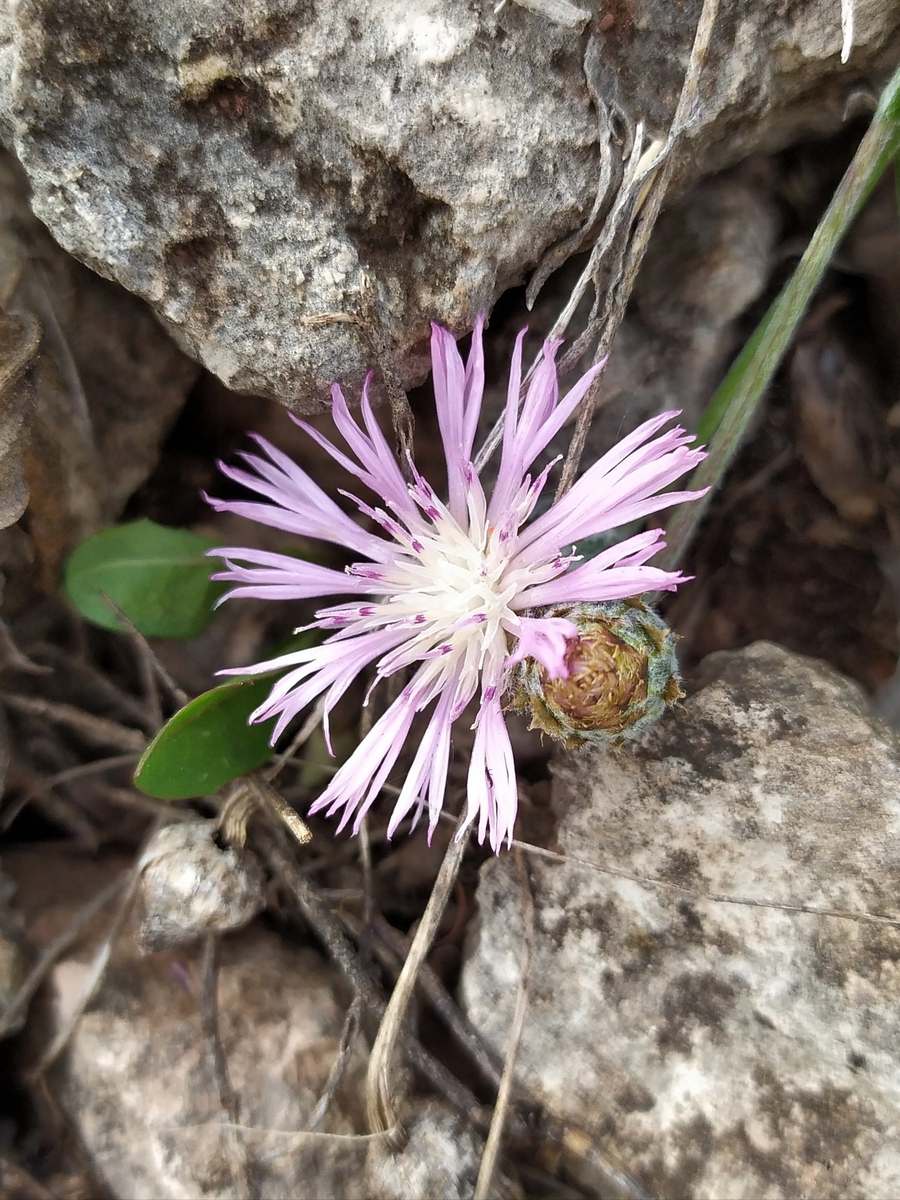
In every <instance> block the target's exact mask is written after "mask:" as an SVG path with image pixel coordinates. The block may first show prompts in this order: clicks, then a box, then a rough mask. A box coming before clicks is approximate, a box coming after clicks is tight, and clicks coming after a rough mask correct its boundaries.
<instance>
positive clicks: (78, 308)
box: [0, 25, 199, 584]
mask: <svg viewBox="0 0 900 1200" xmlns="http://www.w3.org/2000/svg"><path fill="white" fill-rule="evenodd" d="M0 36H2V25H0ZM2 71H3V66H2V59H0V74H2ZM2 310H5V311H6V313H7V314H8V315H6V316H3V315H2ZM0 339H2V341H3V345H2V347H0V350H2V351H3V354H2V357H3V359H4V360H5V362H4V369H3V370H0V525H8V524H10V523H11V522H12V521H14V520H16V519H17V518H18V517H19V516H21V513H22V509H23V508H24V506H25V503H26V501H28V498H29V497H28V493H29V490H30V492H31V497H30V503H31V513H30V521H29V531H30V535H31V537H32V538H33V540H34V542H35V545H36V554H35V557H37V558H38V559H39V560H40V561H41V563H42V566H43V567H44V569H45V574H46V576H47V578H48V579H49V580H51V581H52V582H53V583H54V584H55V581H56V574H57V568H58V565H59V561H60V559H61V558H62V557H63V556H64V555H65V553H67V552H68V550H70V549H71V547H72V545H73V544H74V543H75V542H76V541H78V540H80V538H82V537H84V536H85V535H86V534H88V533H91V532H93V531H94V529H96V528H97V526H98V525H100V524H102V523H105V522H109V521H112V520H114V519H115V518H116V517H117V516H119V514H120V513H121V511H122V508H123V507H124V505H125V503H126V501H127V500H128V498H129V496H131V494H132V493H133V492H134V491H135V489H136V488H137V487H139V486H140V484H142V483H143V482H144V481H145V479H146V478H147V477H148V475H149V474H150V472H151V471H152V470H153V468H154V467H155V465H156V460H157V456H158V454H159V448H160V445H161V443H162V440H163V438H164V437H165V436H166V434H167V433H168V432H169V430H170V428H171V426H172V424H173V422H174V421H175V418H176V416H177V415H178V412H179V411H180V409H181V407H182V405H183V404H184V401H185V399H186V397H187V394H188V392H189V391H190V389H191V387H192V386H193V384H194V382H195V380H196V378H197V376H198V374H199V368H198V367H197V365H196V364H195V363H193V362H191V361H190V360H189V359H188V358H187V357H185V355H183V354H182V353H181V352H180V351H179V350H178V348H177V347H176V346H175V345H174V344H173V343H172V341H171V339H170V338H169V337H168V336H167V335H166V333H165V331H164V330H163V329H162V328H161V326H160V324H159V322H158V321H157V320H156V319H155V317H154V316H153V314H152V312H151V311H150V310H149V309H148V307H147V306H146V304H144V303H143V302H142V301H140V300H138V299H137V297H135V296H132V295H130V294H129V293H128V292H126V291H125V290H124V289H123V288H121V287H119V286H118V285H116V284H114V283H110V282H109V281H107V280H105V279H100V278H99V277H98V276H97V275H95V274H94V273H93V272H92V271H88V270H87V269H86V268H85V267H84V266H82V264H81V263H79V262H76V260H75V259H74V258H72V257H71V255H69V254H66V253H65V251H63V250H61V249H60V247H59V246H58V245H57V243H56V242H54V240H53V239H52V238H51V237H50V236H49V234H48V233H47V231H46V229H45V228H44V227H43V226H42V225H41V224H40V222H39V221H37V220H36V219H35V217H34V215H33V214H32V212H31V210H30V208H29V204H28V185H27V181H26V180H25V178H24V175H23V172H22V171H21V169H20V168H19V167H18V165H17V164H16V162H15V160H14V159H12V158H11V156H10V155H8V154H5V153H2V152H0ZM38 343H39V346H38ZM17 360H18V361H17ZM16 368H18V370H16ZM26 485H27V486H26Z"/></svg>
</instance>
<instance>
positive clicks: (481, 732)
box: [465, 697, 519, 853]
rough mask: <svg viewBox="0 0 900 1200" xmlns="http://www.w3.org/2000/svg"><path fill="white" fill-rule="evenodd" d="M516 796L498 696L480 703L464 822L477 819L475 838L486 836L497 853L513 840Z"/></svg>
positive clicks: (510, 745) (511, 762) (505, 729)
mask: <svg viewBox="0 0 900 1200" xmlns="http://www.w3.org/2000/svg"><path fill="white" fill-rule="evenodd" d="M518 803H519V796H518V789H517V787H516V771H515V763H514V761H513V753H512V744H511V743H510V740H509V731H508V729H507V727H506V721H505V720H504V717H503V709H502V707H501V703H500V699H499V697H495V698H493V699H491V700H489V701H486V702H483V703H482V706H481V711H480V712H479V716H478V725H477V728H476V730H475V741H474V743H473V746H472V758H471V762H470V764H469V775H468V786H467V803H466V818H465V825H466V826H468V825H470V824H472V822H473V821H475V820H476V819H477V821H478V840H479V841H480V842H483V841H484V839H485V836H486V835H487V837H488V838H489V840H490V844H491V848H492V849H493V850H494V852H495V853H496V852H497V851H499V849H500V846H501V844H502V843H503V841H511V840H512V831H513V825H514V824H515V820H516V811H517V809H518Z"/></svg>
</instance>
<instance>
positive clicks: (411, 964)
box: [366, 821, 469, 1133]
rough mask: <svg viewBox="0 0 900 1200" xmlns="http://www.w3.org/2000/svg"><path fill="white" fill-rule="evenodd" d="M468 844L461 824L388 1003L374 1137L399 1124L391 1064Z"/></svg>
mask: <svg viewBox="0 0 900 1200" xmlns="http://www.w3.org/2000/svg"><path fill="white" fill-rule="evenodd" d="M468 841H469V838H468V831H464V830H463V828H462V822H461V821H460V824H459V828H458V832H457V836H456V837H454V838H453V840H452V841H451V842H450V845H449V846H448V847H447V852H446V854H445V855H444V860H443V862H442V863H441V867H440V870H439V871H438V875H437V879H435V881H434V887H433V888H432V891H431V895H430V897H429V899H428V904H427V905H426V906H425V912H424V913H423V914H422V920H421V921H420V923H419V928H418V929H417V930H416V936H415V937H414V938H413V940H412V945H411V946H410V948H409V954H408V955H407V958H406V962H405V963H404V964H403V970H402V971H401V972H400V977H399V979H398V980H397V986H396V987H395V988H394V991H393V993H392V994H391V998H390V1000H389V1001H388V1006H387V1009H386V1010H385V1014H384V1017H383V1018H382V1021H381V1025H380V1027H379V1029H378V1036H377V1037H376V1039H375V1044H374V1045H373V1047H372V1055H371V1058H370V1059H369V1069H368V1072H367V1073H366V1111H367V1113H368V1117H369V1127H370V1129H371V1130H372V1132H373V1133H379V1132H383V1131H384V1130H387V1129H390V1128H392V1127H393V1126H394V1125H395V1124H396V1121H397V1116H396V1110H395V1107H394V1103H393V1099H392V1096H391V1078H390V1073H391V1064H392V1061H393V1058H394V1053H395V1051H396V1048H397V1043H398V1041H399V1039H400V1035H401V1031H402V1028H403V1023H404V1021H405V1018H406V1011H407V1009H408V1007H409V1002H410V1000H411V999H412V994H413V990H414V989H415V985H416V976H417V975H418V972H419V968H420V966H421V964H422V962H423V961H424V958H425V955H426V954H427V953H428V951H429V950H430V949H431V943H432V941H433V940H434V935H435V934H436V933H437V928H438V925H439V924H440V920H441V917H442V916H443V915H444V909H445V908H446V906H447V901H448V900H449V898H450V893H451V892H452V891H453V885H454V883H455V882H456V876H457V874H458V872H459V868H460V865H461V863H462V860H463V855H464V854H465V852H466V846H467V845H468Z"/></svg>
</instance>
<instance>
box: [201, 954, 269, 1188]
mask: <svg viewBox="0 0 900 1200" xmlns="http://www.w3.org/2000/svg"><path fill="white" fill-rule="evenodd" d="M217 945H218V938H217V937H216V936H215V935H214V934H209V935H208V936H207V937H206V938H204V941H203V959H202V965H201V990H200V1024H201V1026H202V1028H203V1034H204V1036H205V1037H206V1040H207V1043H208V1045H209V1049H210V1060H211V1063H212V1070H213V1079H214V1081H215V1087H216V1096H217V1099H218V1102H219V1108H220V1110H221V1114H222V1117H223V1118H224V1119H223V1120H222V1122H221V1124H222V1140H223V1141H224V1143H225V1158H226V1160H227V1162H228V1170H229V1173H230V1175H231V1185H232V1187H233V1188H234V1190H235V1192H236V1193H237V1195H238V1197H239V1198H240V1200H258V1195H259V1193H258V1192H257V1191H256V1189H255V1188H254V1187H253V1183H252V1163H251V1160H250V1154H249V1150H248V1148H247V1144H246V1142H245V1141H244V1137H243V1135H242V1133H241V1130H240V1115H241V1114H240V1105H239V1104H238V1098H237V1095H236V1093H235V1090H234V1087H233V1085H232V1082H231V1076H230V1074H229V1072H228V1059H227V1057H226V1054H225V1048H224V1046H223V1045H222V1034H221V1030H220V1027H219V995H218V993H219V987H218V962H217V953H216V951H217Z"/></svg>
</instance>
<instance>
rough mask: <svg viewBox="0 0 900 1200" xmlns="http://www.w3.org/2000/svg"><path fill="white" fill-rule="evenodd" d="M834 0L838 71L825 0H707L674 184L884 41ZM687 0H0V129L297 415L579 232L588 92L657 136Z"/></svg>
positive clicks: (587, 164) (42, 201)
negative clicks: (714, 21)
mask: <svg viewBox="0 0 900 1200" xmlns="http://www.w3.org/2000/svg"><path fill="white" fill-rule="evenodd" d="M855 8H856V41H855V45H854V49H853V55H852V58H851V61H850V63H849V64H848V65H846V66H844V67H842V66H841V64H840V61H839V51H840V46H841V30H840V21H839V6H838V5H837V4H836V3H835V2H834V0H815V2H810V0H787V3H784V4H782V5H779V6H777V7H774V6H770V5H758V4H755V3H752V2H751V0H732V2H731V3H729V4H724V5H723V6H722V12H721V13H720V17H719V23H718V28H717V30H716V36H715V38H714V41H713V46H712V50H711V53H710V59H709V67H708V71H707V73H706V75H705V76H704V83H703V86H702V89H701V94H702V104H701V105H700V107H699V108H698V111H697V113H696V119H695V122H694V125H693V129H692V139H691V143H690V147H689V149H688V150H687V151H686V154H685V162H684V169H683V172H682V175H683V178H682V180H681V183H682V184H684V183H686V182H687V181H688V180H689V179H691V178H696V177H697V175H698V174H699V173H701V172H703V171H708V170H710V169H713V168H718V167H721V166H724V165H727V164H728V163H733V162H735V161H737V160H738V159H740V158H741V157H743V156H744V155H746V154H747V153H748V152H749V151H750V150H752V149H755V148H758V147H760V146H765V147H772V146H776V145H783V144H785V143H786V142H788V141H790V140H791V139H792V138H795V137H797V136H798V135H801V134H802V133H809V132H815V131H826V130H829V129H834V128H836V127H837V126H838V125H839V124H840V123H841V121H842V119H843V111H844V102H845V100H846V97H847V94H848V92H849V91H850V90H851V89H852V88H853V87H855V86H856V85H858V84H859V83H860V82H861V81H862V82H864V83H865V82H867V81H868V82H875V83H877V81H878V80H879V78H880V77H881V75H882V74H883V73H884V72H885V71H886V70H887V69H888V67H889V66H890V65H891V64H892V63H893V62H894V61H895V60H896V53H897V48H898V41H900V39H898V26H900V14H898V12H897V9H896V5H895V4H894V3H893V2H892V0H857V3H856V5H855ZM699 9H700V4H699V2H696V0H695V2H694V3H690V4H679V5H672V4H670V3H668V0H639V2H636V3H629V4H618V3H617V4H615V5H605V4H604V5H597V6H593V7H591V8H590V9H586V11H589V12H590V15H591V16H592V21H591V23H590V24H589V25H588V27H587V28H586V29H584V31H583V32H580V31H579V30H578V29H575V28H567V27H566V26H564V25H561V24H556V23H554V22H553V21H552V20H550V19H548V18H547V16H545V15H543V14H542V13H540V12H535V11H529V10H527V9H526V8H525V7H523V6H521V5H518V4H507V5H506V6H505V7H504V8H502V10H501V11H500V12H496V11H495V6H494V4H493V3H489V2H485V3H478V4H475V5H473V4H471V3H467V2H466V0H429V2H428V3H426V4H420V5H417V6H415V8H414V9H410V7H409V6H408V5H407V4H405V3H398V2H395V0H386V2H385V3H382V4H379V5H375V6H370V7H369V8H367V9H362V8H360V9H359V10H358V11H355V10H353V9H352V8H348V6H347V5H345V4H343V3H339V2H338V0H325V2H324V3H319V4H316V5H315V6H313V5H311V4H308V3H305V2H300V0H250V2H247V0H224V2H222V3H217V4H210V3H209V2H208V0H165V2H164V3H162V4H158V5H150V6H147V5H144V4H138V3H135V2H134V0H110V2H109V3H106V4H104V5H102V6H98V5H97V4H95V3H93V2H92V0H72V2H70V3H67V4H66V5H65V8H64V9H61V8H60V6H59V5H58V4H56V3H53V0H21V2H19V3H15V4H12V3H10V0H5V2H4V3H0V136H2V137H3V138H4V139H5V140H6V142H7V143H8V144H9V145H10V146H11V147H12V148H13V149H14V150H15V153H16V154H17V156H18V157H19V159H20V161H21V162H22V164H23V165H24V167H25V169H26V171H27V172H28V175H29V178H30V180H31V183H32V186H33V188H34V204H35V210H36V212H37V213H38V215H39V216H40V217H41V219H42V220H43V221H45V222H46V223H47V225H48V226H49V228H50V229H51V231H52V232H53V234H54V236H55V237H56V238H58V240H59V241H60V242H61V243H62V244H63V245H64V246H65V247H66V248H67V249H68V250H70V251H71V252H72V253H73V254H75V255H76V256H78V257H79V258H81V259H82V260H83V261H85V262H86V263H88V264H89V265H90V266H92V267H93V268H94V269H95V270H97V271H99V272H100V273H102V274H104V275H107V276H109V277H110V278H113V279H116V280H117V281H119V282H120V283H123V284H124V285H125V286H126V287H127V288H128V289H129V290H131V291H133V292H136V293H138V294H139V295H141V296H143V297H144V298H146V299H147V300H149V301H150V302H151V303H152V304H153V305H154V306H155V308H156V310H157V311H158V312H159V313H160V314H161V315H162V316H163V317H164V318H165V319H166V321H167V322H168V323H169V325H170V328H171V329H172V330H173V332H174V333H175V334H176V336H177V337H178V338H179V340H180V341H181V343H182V344H183V345H184V346H185V347H186V348H187V349H188V350H189V351H190V352H191V353H192V354H193V355H195V356H196V357H197V358H199V359H200V360H201V361H202V362H203V363H204V364H205V365H206V366H208V367H209V368H210V369H211V370H212V371H214V372H215V373H216V374H217V375H219V376H220V378H221V379H223V380H224V381H225V382H226V383H227V384H228V385H229V386H231V387H232V388H235V389H238V390H241V389H243V390H253V391H256V392H259V393H261V394H265V395H269V396H274V397H277V398H280V399H283V400H286V401H288V402H289V403H291V404H292V406H294V407H296V408H298V409H305V410H307V411H309V410H312V409H314V408H316V407H321V406H322V403H323V400H324V398H325V394H326V393H325V388H326V386H327V384H328V383H329V382H330V381H331V380H332V379H334V378H336V377H339V378H341V379H342V380H344V381H345V382H346V383H347V384H348V385H349V386H350V387H351V388H352V387H355V386H356V384H358V382H359V381H360V379H361V376H362V373H363V371H364V370H365V368H366V366H367V365H369V364H370V363H372V362H373V361H375V360H377V359H378V358H379V357H381V358H382V359H383V358H384V355H383V354H382V353H381V351H382V350H383V349H384V347H387V349H388V352H389V355H390V357H392V358H393V359H394V360H395V363H396V366H397V369H398V372H399V374H400V377H401V379H402V380H403V381H404V382H406V383H410V382H413V381H417V380H420V379H421V378H422V377H423V376H424V373H425V369H426V360H425V358H424V355H423V350H424V346H425V338H426V336H427V331H428V326H427V322H428V320H429V319H431V318H434V319H437V320H440V321H442V322H444V323H445V324H447V325H449V326H450V327H452V328H454V329H458V330H460V331H462V330H464V329H465V328H466V327H468V326H470V325H471V322H472V319H473V317H474V314H475V313H476V312H478V311H479V310H481V309H490V307H491V306H492V304H493V301H494V299H495V298H496V297H497V295H498V294H499V293H500V292H501V291H502V290H504V289H505V288H506V287H508V286H509V285H510V284H511V283H513V282H515V281H518V280H520V279H521V278H522V277H523V276H524V274H525V273H526V272H527V271H528V270H530V268H531V267H533V266H534V265H535V264H536V263H537V261H538V260H539V259H540V257H541V255H542V253H543V252H544V250H546V249H547V248H548V247H549V246H551V245H552V244H554V243H555V242H556V241H557V240H558V239H560V238H562V237H563V236H565V235H567V234H569V233H571V232H572V231H573V230H575V229H577V228H578V227H579V225H580V223H581V222H582V220H583V219H584V217H585V215H586V213H587V212H588V210H589V209H590V207H591V203H592V201H593V198H594V193H595V191H596V187H597V180H598V176H599V168H600V158H601V155H602V154H605V153H618V150H617V149H613V150H610V148H609V144H608V143H607V142H606V141H605V140H604V139H603V138H602V137H601V136H600V133H599V124H600V123H599V121H598V113H597V107H596V105H602V106H603V107H604V108H605V109H607V110H608V112H609V113H610V114H611V115H612V116H613V117H618V119H619V125H621V126H627V125H628V124H630V123H633V122H635V121H638V120H642V121H644V122H645V124H646V125H647V127H648V128H649V129H651V130H652V131H655V132H657V133H659V132H661V131H663V130H664V129H665V127H666V125H667V123H668V121H669V119H670V118H671V115H672V113H673V111H674V106H675V102H676V98H677V94H678V91H679V89H680V86H681V80H682V77H683V72H684V67H685V63H686V60H687V55H688V52H689V48H690V45H691V42H692V40H693V35H694V29H695V24H696V20H697V16H698V14H699ZM607 10H608V11H607ZM610 16H612V18H613V20H612V24H610V22H609V19H608V18H609V17H610ZM603 18H606V19H605V20H603ZM588 51H589V53H587V52H588ZM586 64H587V68H586ZM585 68H586V69H585Z"/></svg>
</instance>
